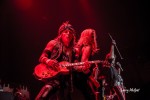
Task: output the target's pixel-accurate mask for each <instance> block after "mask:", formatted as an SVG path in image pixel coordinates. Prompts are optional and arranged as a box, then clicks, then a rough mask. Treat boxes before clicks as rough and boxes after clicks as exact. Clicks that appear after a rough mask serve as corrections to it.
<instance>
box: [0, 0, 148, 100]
mask: <svg viewBox="0 0 150 100" xmlns="http://www.w3.org/2000/svg"><path fill="white" fill-rule="evenodd" d="M148 14H149V11H148V2H146V0H145V1H144V0H143V1H137V0H123V1H121V0H3V1H1V2H0V41H1V42H0V43H1V45H0V79H1V80H2V83H7V84H8V83H9V84H12V85H14V84H15V85H16V86H17V85H25V86H27V87H28V88H29V91H30V94H31V98H34V97H35V95H36V94H37V93H38V92H39V90H40V88H41V86H42V85H43V83H42V82H41V81H38V80H37V79H35V77H34V76H33V75H32V73H33V71H34V67H35V66H36V65H37V64H38V59H39V57H40V55H41V53H42V50H43V49H44V47H45V46H46V44H47V42H48V41H49V40H51V39H54V38H55V37H56V36H57V31H58V28H59V26H60V25H61V24H62V22H64V21H67V20H69V21H70V23H71V24H72V25H73V26H74V28H75V30H76V33H77V38H79V36H80V33H81V32H82V30H83V29H85V28H89V27H90V28H94V29H95V30H96V32H97V41H98V46H99V48H100V49H101V50H100V52H99V53H98V54H97V55H96V56H95V59H101V60H102V59H104V57H105V55H106V54H107V53H108V52H109V49H110V45H111V39H110V37H109V36H108V33H110V34H111V36H112V37H113V39H114V40H115V41H116V43H117V47H118V49H119V51H120V53H121V55H122V57H123V58H124V59H123V60H121V59H120V56H119V54H118V52H117V50H116V49H115V50H116V51H115V53H116V55H117V57H118V61H120V62H121V64H122V67H123V69H124V71H123V72H122V73H121V74H122V77H123V79H124V84H125V86H126V88H127V89H130V88H136V89H140V91H139V92H136V93H134V92H130V93H127V100H134V99H136V100H137V99H139V100H141V99H147V98H148V91H149V87H150V86H149V83H150V78H149V73H150V59H149V56H150V53H149V52H150V48H149V47H150V46H149V43H148V41H149V37H148V34H149V27H148V26H149V25H148V24H149V23H148V19H149V18H148Z"/></svg>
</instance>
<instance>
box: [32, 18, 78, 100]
mask: <svg viewBox="0 0 150 100" xmlns="http://www.w3.org/2000/svg"><path fill="white" fill-rule="evenodd" d="M75 41H76V37H75V30H74V28H73V27H72V25H71V24H70V23H69V22H68V21H66V22H64V23H63V24H62V25H61V26H60V28H59V30H58V36H57V37H56V38H55V39H54V40H51V41H49V42H48V44H47V45H46V47H45V49H44V50H43V52H42V55H41V56H40V58H39V61H40V64H39V65H37V66H36V67H35V72H34V75H35V76H36V78H37V79H39V80H42V81H44V82H45V83H46V84H45V86H43V88H42V89H41V91H40V92H39V94H38V95H37V97H36V98H35V100H45V99H46V100H49V99H50V100H71V96H70V92H71V87H72V82H71V81H72V73H71V70H72V69H71V67H70V68H69V70H68V68H66V67H64V66H63V65H64V64H67V62H70V63H71V62H74V61H75V59H76V56H75V49H74V45H75ZM62 61H66V62H64V63H63V62H62ZM60 62H61V63H60ZM41 71H42V72H41ZM60 74H61V75H60ZM65 91H67V94H66V95H67V96H65Z"/></svg>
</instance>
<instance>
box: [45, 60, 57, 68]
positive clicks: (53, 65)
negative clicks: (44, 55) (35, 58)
mask: <svg viewBox="0 0 150 100" xmlns="http://www.w3.org/2000/svg"><path fill="white" fill-rule="evenodd" d="M46 64H47V65H48V67H49V68H52V69H54V70H58V65H59V64H58V61H57V60H52V59H48V60H47V61H46Z"/></svg>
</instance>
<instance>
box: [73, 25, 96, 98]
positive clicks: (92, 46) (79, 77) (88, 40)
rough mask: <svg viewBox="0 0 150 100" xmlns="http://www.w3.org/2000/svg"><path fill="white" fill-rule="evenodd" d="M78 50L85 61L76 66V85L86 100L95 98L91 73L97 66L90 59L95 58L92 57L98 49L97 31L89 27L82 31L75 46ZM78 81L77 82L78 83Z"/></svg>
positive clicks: (80, 57)
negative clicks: (91, 83)
mask: <svg viewBox="0 0 150 100" xmlns="http://www.w3.org/2000/svg"><path fill="white" fill-rule="evenodd" d="M75 48H76V49H77V50H76V51H78V55H79V61H81V62H85V64H84V65H82V66H75V67H74V68H75V69H76V70H78V72H77V73H78V74H75V75H76V77H75V78H74V80H75V84H76V86H77V87H78V88H79V89H80V90H81V92H82V93H83V95H84V97H85V100H94V99H95V94H94V93H93V92H92V90H91V86H90V84H89V83H90V82H91V80H90V78H89V77H90V75H91V73H92V71H93V68H94V67H95V65H94V64H89V63H88V61H91V60H94V58H92V57H93V56H94V55H95V54H96V53H97V52H98V51H99V48H98V47H97V41H96V31H95V30H94V29H92V28H87V29H85V30H83V31H82V32H81V35H80V38H79V40H78V42H77V45H76V46H75ZM76 82H77V83H76Z"/></svg>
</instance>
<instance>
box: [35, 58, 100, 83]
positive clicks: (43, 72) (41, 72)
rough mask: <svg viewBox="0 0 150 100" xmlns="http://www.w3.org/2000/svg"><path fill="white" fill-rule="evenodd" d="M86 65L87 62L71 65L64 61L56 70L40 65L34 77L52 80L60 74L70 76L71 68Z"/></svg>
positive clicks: (90, 62)
mask: <svg viewBox="0 0 150 100" xmlns="http://www.w3.org/2000/svg"><path fill="white" fill-rule="evenodd" d="M102 62H103V61H100V60H95V61H88V63H89V64H92V63H102ZM84 63H85V62H77V63H69V62H66V61H62V62H59V63H58V64H57V66H56V67H55V69H54V68H52V67H51V66H47V65H46V64H43V63H40V64H38V65H37V66H35V68H34V73H33V75H34V76H35V77H36V78H37V79H38V80H45V79H52V78H55V77H57V76H58V75H60V74H62V75H66V74H69V68H71V67H73V66H79V65H84Z"/></svg>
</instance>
